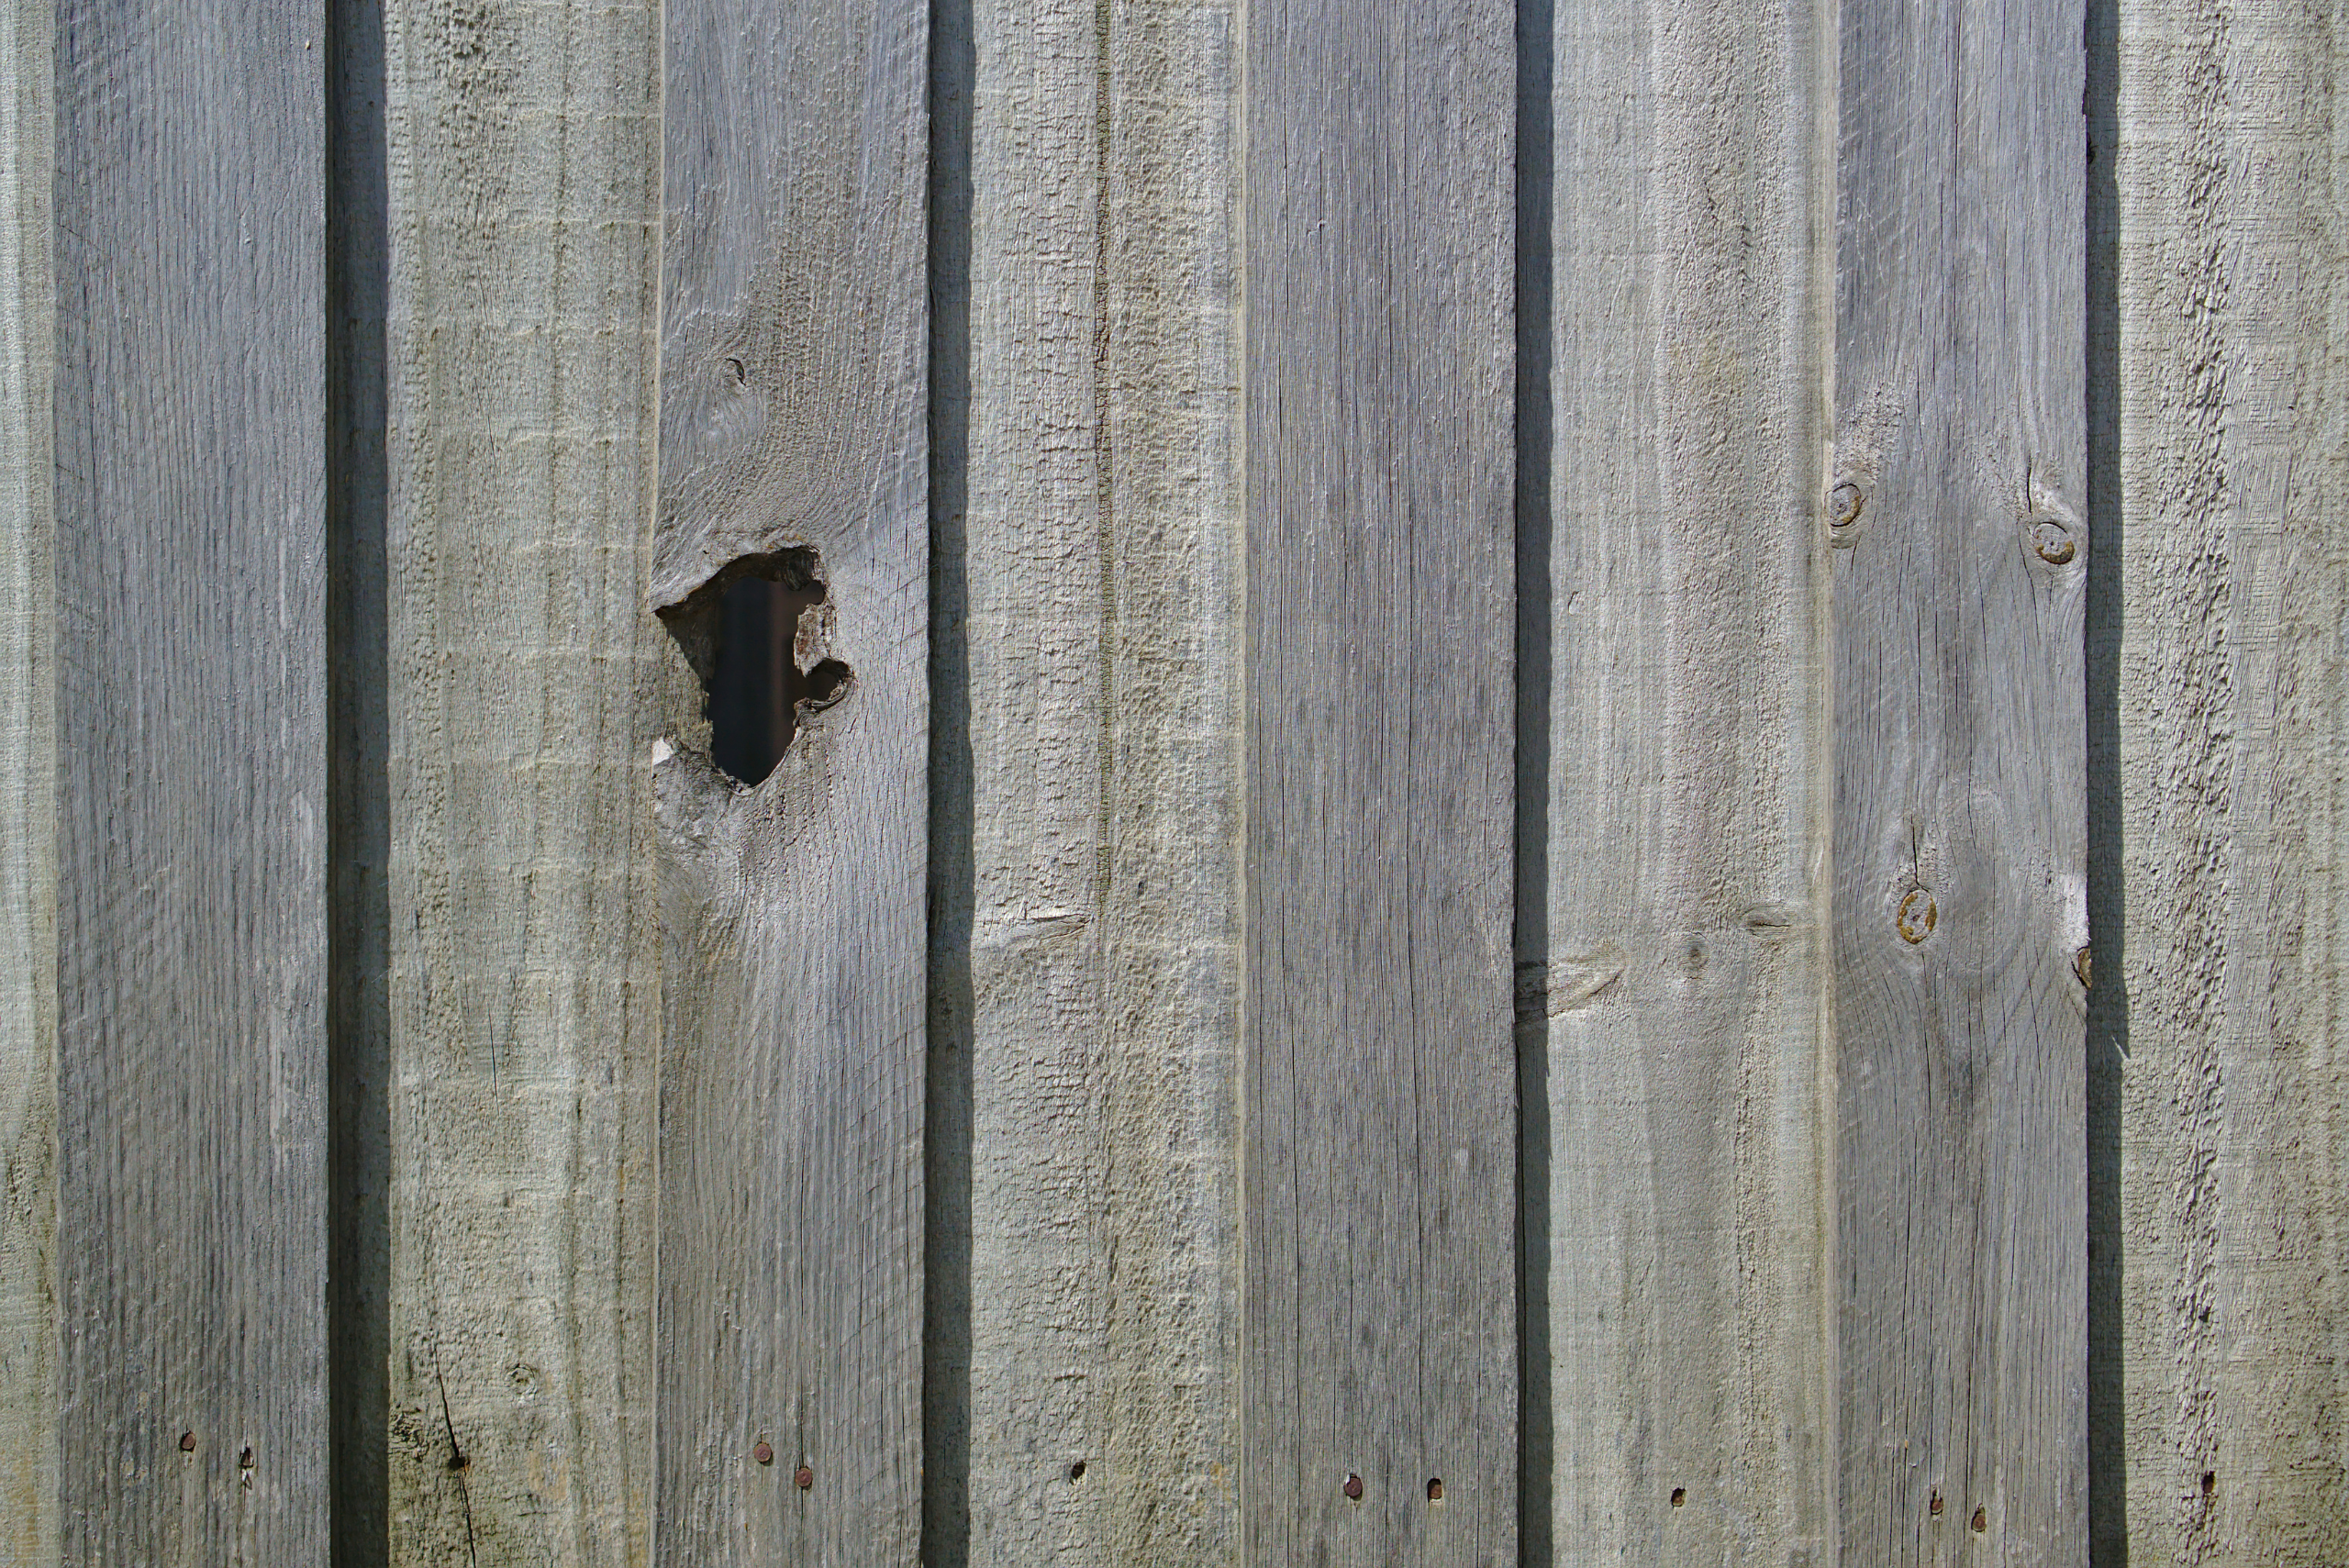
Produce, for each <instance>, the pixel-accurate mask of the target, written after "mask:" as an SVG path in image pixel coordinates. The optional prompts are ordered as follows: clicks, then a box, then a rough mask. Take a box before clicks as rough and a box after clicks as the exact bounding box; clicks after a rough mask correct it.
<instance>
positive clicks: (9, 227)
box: [0, 0, 59, 1568]
mask: <svg viewBox="0 0 2349 1568" xmlns="http://www.w3.org/2000/svg"><path fill="white" fill-rule="evenodd" d="M55 17H56V7H55V6H54V4H53V0H6V3H5V4H0V954H5V955H6V956H5V957H0V1161H5V1162H6V1170H7V1173H8V1201H7V1202H6V1203H5V1204H0V1563H6V1564H7V1565H8V1568H46V1565H47V1564H50V1563H53V1562H57V1560H58V1546H59V1542H58V1533H57V1530H58V1518H57V1439H58V1428H57V1342H58V1335H57V1330H58V1322H57V704H56V695H55V694H56V682H57V669H56V664H55V659H56V595H57V569H56V561H55V554H54V551H55V548H56V526H55V522H56V519H55V516H54V514H53V512H52V510H51V495H52V478H53V475H52V464H53V461H54V460H53V458H52V455H51V447H50V389H51V386H52V382H51V379H50V378H51V376H52V375H53V374H54V373H55V368H56V353H55V350H56V344H55V341H54V338H55V326H56V298H57V295H56V289H55V285H54V283H53V280H52V278H51V274H50V181H51V178H52V176H53V171H54V165H53V163H52V162H51V155H52V148H53V145H54V144H53V142H52V140H51V138H52V137H53V136H54V135H55V131H56V126H55V123H54V119H53V116H54V113H55V110H54V107H53V96H52V92H51V83H52V73H53V61H54V59H55V56H54V53H53V50H54V49H55V38H54V23H55Z"/></svg>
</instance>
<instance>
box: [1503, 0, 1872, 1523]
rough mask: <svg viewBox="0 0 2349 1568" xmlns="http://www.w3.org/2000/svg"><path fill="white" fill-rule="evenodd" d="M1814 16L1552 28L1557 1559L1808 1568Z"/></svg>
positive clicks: (1825, 771) (1816, 977) (1826, 117)
mask: <svg viewBox="0 0 2349 1568" xmlns="http://www.w3.org/2000/svg"><path fill="white" fill-rule="evenodd" d="M1833 17H1834V12H1833V10H1832V8H1831V7H1828V6H1820V5H1817V4H1813V3H1811V0H1792V3H1789V4H1784V5H1767V6H1749V5H1740V4H1724V5H1713V4H1685V3H1680V0H1610V3H1608V4H1601V5H1595V6H1572V7H1562V8H1561V10H1560V14H1559V16H1558V21H1557V33H1556V52H1555V55H1554V60H1555V73H1556V74H1555V87H1554V92H1553V98H1552V104H1553V112H1554V126H1555V130H1554V137H1555V141H1554V145H1555V149H1556V184H1555V192H1556V195H1555V207H1554V212H1555V226H1554V228H1553V234H1554V236H1555V241H1554V243H1555V257H1556V261H1555V270H1554V274H1553V275H1554V284H1553V288H1554V295H1553V299H1554V313H1555V335H1554V338H1553V355H1552V359H1551V361H1550V363H1551V364H1552V366H1553V371H1552V387H1553V393H1552V402H1553V408H1554V410H1555V415H1554V425H1553V446H1552V457H1551V470H1550V473H1551V480H1550V490H1551V495H1552V507H1553V532H1552V541H1553V542H1552V556H1551V573H1550V587H1549V604H1550V606H1551V619H1550V644H1549V651H1550V667H1551V669H1552V672H1553V675H1552V680H1553V698H1552V706H1551V719H1550V725H1549V732H1550V735H1551V736H1552V738H1553V739H1552V742H1551V747H1550V751H1549V755H1548V759H1547V762H1548V804H1549V821H1548V825H1547V833H1546V837H1547V854H1546V860H1547V865H1548V886H1547V887H1546V889H1534V890H1530V892H1531V894H1532V895H1534V896H1546V900H1547V939H1548V940H1547V944H1546V949H1545V950H1539V951H1535V952H1533V953H1531V954H1530V955H1529V954H1528V953H1527V952H1526V951H1523V948H1522V945H1521V946H1520V963H1527V962H1530V963H1531V969H1530V971H1529V972H1527V973H1522V974H1521V975H1520V1007H1523V1008H1526V1009H1527V1010H1528V1012H1529V1014H1530V1025H1531V1028H1532V1029H1535V1030H1537V1031H1538V1038H1540V1039H1541V1040H1542V1041H1543V1043H1544V1047H1545V1056H1546V1069H1547V1080H1548V1118H1547V1126H1548V1146H1547V1154H1548V1166H1549V1208H1548V1212H1549V1229H1548V1234H1547V1236H1546V1238H1531V1239H1530V1240H1533V1241H1534V1242H1535V1243H1537V1244H1539V1243H1542V1242H1546V1248H1547V1254H1548V1258H1549V1286H1548V1290H1547V1302H1548V1309H1549V1318H1548V1338H1549V1349H1550V1363H1549V1367H1548V1369H1547V1374H1548V1380H1549V1386H1550V1390H1551V1397H1550V1410H1551V1413H1552V1428H1551V1429H1552V1433H1553V1437H1552V1441H1553V1444H1554V1449H1555V1460H1554V1464H1553V1469H1552V1472H1551V1474H1550V1478H1549V1479H1550V1497H1551V1512H1552V1520H1551V1526H1552V1536H1551V1550H1552V1552H1553V1559H1552V1560H1553V1561H1555V1562H1559V1563H1583V1562H1588V1563H1598V1562H1608V1563H1629V1562H1647V1563H1656V1564H1662V1563H1668V1562H1730V1561H1742V1560H1749V1559H1750V1560H1753V1561H1758V1562H1783V1563H1825V1562H1832V1561H1833V1560H1834V1553H1835V1545H1834V1531H1835V1519H1834V1495H1835V1494H1834V1479H1835V1476H1834V1463H1835V1459H1834V1453H1833V1451H1832V1447H1831V1439H1830V1434H1831V1431H1832V1422H1833V1417H1834V1397H1835V1388H1834V1373H1833V1368H1834V1348H1835V1347H1834V1313H1833V1305H1832V1304H1833V1299H1834V1297H1833V1293H1832V1288H1831V1272H1832V1271H1831V1243H1832V1240H1833V1232H1832V1226H1833V1223H1834V1222H1833V1218H1832V1209H1831V1190H1830V1186H1829V1182H1830V1179H1831V1169H1832V1165H1831V1156H1832V1153H1833V1149H1832V1144H1831V1137H1832V1133H1831V1129H1832V1126H1833V1122H1832V1119H1831V1118H1832V1117H1833V1114H1834V1089H1833V1085H1834V1075H1833V1062H1832V1061H1831V1056H1830V1052H1831V1034H1830V1031H1829V1018H1830V1013H1829V1010H1828V1006H1827V1003H1828V996H1827V990H1828V984H1829V970H1828V964H1827V896H1828V879H1827V875H1826V870H1827V864H1826V843H1825V835H1826V830H1827V817H1826V811H1825V807H1826V805H1827V796H1828V787H1829V785H1830V784H1831V767H1830V756H1829V747H1828V736H1827V711H1826V709H1827V700H1828V686H1827V673H1828V672H1827V661H1828V656H1829V643H1828V637H1827V619H1826V614H1825V611H1826V607H1827V606H1826V593H1827V585H1828V563H1829V557H1830V555H1831V549H1830V545H1829V535H1828V528H1827V526H1826V524H1825V522H1824V521H1823V519H1821V517H1820V506H1819V503H1820V496H1821V495H1823V494H1824V493H1825V489H1826V486H1825V483H1824V479H1825V475H1824V473H1823V470H1822V464H1823V462H1824V457H1825V452H1826V450H1827V446H1828V441H1829V436H1830V432H1831V425H1830V410H1829V408H1828V398H1829V373H1830V370H1831V363H1830V354H1831V348H1830V345H1831V341H1832V336H1831V335H1832V329H1833V299H1832V295H1831V286H1832V282H1833V259H1834V234H1833V229H1832V212H1833V206H1832V202H1833V196H1834V180H1835V162H1834V136H1835V72H1836V50H1837V48H1838V40H1837V38H1836V34H1835V31H1834V27H1833ZM1522 936H1523V933H1522V929H1521V930H1520V943H1521V944H1522ZM1537 1092H1539V1090H1538V1088H1536V1087H1533V1086H1531V1085H1530V1086H1529V1093H1537ZM1537 1164H1538V1161H1536V1160H1533V1159H1531V1158H1529V1179H1531V1172H1532V1169H1533V1168H1534V1167H1535V1166H1536V1165H1537Z"/></svg>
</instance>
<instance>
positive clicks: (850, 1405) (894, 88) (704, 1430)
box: [651, 0, 930, 1565]
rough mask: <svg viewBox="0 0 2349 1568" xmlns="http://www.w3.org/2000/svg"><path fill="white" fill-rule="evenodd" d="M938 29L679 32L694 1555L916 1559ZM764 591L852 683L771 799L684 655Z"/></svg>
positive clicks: (680, 1465) (676, 737)
mask: <svg viewBox="0 0 2349 1568" xmlns="http://www.w3.org/2000/svg"><path fill="white" fill-rule="evenodd" d="M928 15H929V10H928V6H926V5H924V4H920V3H918V0H857V3H855V4H852V5H843V6H832V7H819V6H802V5H786V4H781V3H778V0H676V3H674V4H672V5H670V6H668V7H667V16H666V21H665V27H666V35H667V53H666V70H667V73H668V89H667V107H666V130H665V137H664V140H665V147H666V151H665V162H666V179H667V185H668V191H669V196H670V199H669V204H668V208H667V212H666V214H665V223H666V230H665V232H666V236H667V241H666V249H665V251H664V255H663V261H662V320H663V341H662V424H661V485H660V489H661V505H660V523H659V531H658V541H657V544H656V548H655V557H654V570H653V578H652V594H651V603H652V605H653V606H655V607H657V608H659V609H660V610H662V612H663V613H664V615H665V617H667V619H668V622H669V624H670V625H671V627H672V628H674V629H675V630H676V631H677V632H678V633H679V634H680V638H681V639H682V640H681V641H680V642H679V643H678V644H676V645H674V646H672V647H669V648H668V649H667V650H666V651H665V652H664V657H665V658H666V660H667V666H666V667H667V669H668V672H669V673H668V675H667V677H666V680H667V687H666V696H665V699H664V701H665V712H664V723H665V725H666V730H665V737H666V738H665V739H664V740H662V742H661V745H660V747H659V748H658V750H659V752H660V754H661V759H662V760H661V761H660V765H659V766H658V767H657V769H656V778H657V784H658V789H659V795H660V836H661V864H662V873H661V874H662V910H663V919H664V933H665V934H664V951H665V954H666V959H665V965H666V967H665V970H664V977H665V984H666V994H665V996H664V1002H663V1009H664V1012H663V1016H664V1018H665V1019H666V1024H667V1037H666V1040H665V1043H664V1048H663V1051H662V1204H661V1236H662V1245H661V1308H660V1310H661V1349H660V1379H661V1395H660V1423H661V1436H660V1458H659V1464H660V1481H659V1512H660V1527H659V1528H660V1539H659V1542H658V1547H657V1555H658V1557H659V1558H660V1560H661V1561H662V1562H678V1563H693V1564H701V1563H719V1562H758V1563H765V1562H805V1563H809V1564H835V1563H855V1564H860V1565H862V1564H889V1563H907V1564H909V1563H911V1562H913V1561H914V1558H915V1553H916V1549H917V1543H918V1532H919V1517H920V1486H921V1463H920V1458H921V1454H920V1437H921V1427H920V1421H921V1388H920V1376H921V1333H922V1311H923V1302H922V1258H921V1245H922V1197H923V1169H922V1106H923V1093H924V1089H923V1085H924V1056H923V1051H924V1042H925V1028H924V995H925V965H924V954H925V938H924V895H925V890H926V876H927V854H926V840H927V833H928V816H927V812H928V806H927V800H928V796H927V778H926V773H927V765H928V760H929V752H930V740H929V730H928V713H929V696H928V673H929V670H928V666H929V647H928V639H927V628H928V624H929V615H928V612H929V601H930V569H929V559H930V557H929V548H928V517H927V506H926V501H925V496H926V485H927V474H928V460H927V452H928V447H927V442H926V440H925V436H924V428H925V423H926V418H927V410H926V407H925V390H926V382H925V378H924V365H925V352H926V349H927V342H926V328H927V321H928V314H927V310H926V308H925V298H924V295H925V281H924V258H925V254H926V246H925V239H924V235H925V228H924V223H923V208H922V204H923V190H924V175H925V164H924V153H925V151H926V149H927V145H928V142H927V138H926V135H925V119H924V115H923V95H924V87H925V83H926V81H927V74H928V73H927V69H926V66H927V61H926V53H925V49H926V41H927V38H928ZM762 566H763V567H764V568H765V569H767V570H774V571H778V572H782V573H785V574H786V575H788V576H790V577H791V578H792V579H794V580H795V581H797V582H800V583H802V584H822V586H823V589H824V593H825V598H824V602H823V603H822V604H821V605H820V606H817V607H816V608H815V609H812V610H810V611H809V612H807V614H806V615H805V616H803V617H802V618H801V620H800V623H799V629H798V634H797V642H796V647H797V654H796V657H798V658H799V659H800V661H801V664H802V667H803V668H807V667H811V666H812V664H813V662H816V661H819V660H821V659H832V660H837V661H840V662H842V663H844V664H845V665H846V666H847V670H848V677H847V678H848V681H849V684H848V685H847V686H846V687H845V689H844V692H843V695H841V696H840V698H839V700H838V701H837V702H835V703H833V704H831V705H830V706H826V707H823V708H821V709H820V710H818V709H815V708H812V707H807V706H803V707H802V708H801V709H800V714H799V723H798V727H797V730H796V736H795V738H794V739H793V740H792V742H791V745H790V748H789V750H788V751H785V753H784V755H783V758H782V761H781V762H780V763H779V765H777V766H776V768H775V769H774V772H773V773H771V774H769V775H768V776H767V778H766V779H765V780H764V781H763V782H762V783H760V784H758V785H757V786H756V787H743V786H740V785H738V784H736V783H735V782H734V781H733V780H731V779H729V778H728V777H727V776H726V775H724V774H723V773H719V772H718V769H717V768H716V766H715V765H714V764H713V763H712V762H711V761H710V760H709V729H708V726H707V723H706V721H705V719H704V717H703V711H702V710H703V702H704V698H703V694H702V691H701V688H700V685H699V682H698V681H697V680H696V674H695V672H694V671H692V670H690V669H689V668H688V664H687V660H686V657H685V648H686V644H692V645H693V650H692V651H694V653H695V654H696V656H697V657H700V658H702V659H703V660H704V661H705V662H707V659H708V657H709V654H710V651H711V645H710V643H709V642H708V641H707V636H708V633H709V632H710V631H711V630H712V629H714V628H711V627H710V626H709V624H708V622H707V619H706V618H705V614H704V606H707V604H708V603H709V600H710V595H711V593H712V592H713V591H715V590H714V589H713V586H712V585H714V584H722V583H723V582H724V581H726V580H727V579H728V578H729V576H730V575H733V574H736V573H741V572H743V571H745V570H747V569H753V568H759V567H762ZM697 594H699V595H701V596H700V597H698V598H697V597H696V595H697ZM762 1456H764V1457H762Z"/></svg>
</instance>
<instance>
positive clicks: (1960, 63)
mask: <svg viewBox="0 0 2349 1568" xmlns="http://www.w3.org/2000/svg"><path fill="white" fill-rule="evenodd" d="M1843 27H1844V32H1843V57H1842V173H1841V191H1840V198H1839V204H1838V206H1839V212H1840V218H1841V223H1840V234H1839V240H1840V248H1841V256H1840V277H1839V296H1840V297H1839V300H1838V322H1837V327H1838V349H1837V368H1836V397H1837V437H1836V447H1835V459H1834V462H1835V466H1834V469H1833V471H1832V473H1831V474H1830V476H1829V483H1830V486H1831V489H1830V493H1829V495H1828V496H1827V497H1826V498H1825V501H1824V504H1825V506H1826V508H1827V511H1828V515H1829V520H1830V525H1831V528H1832V531H1833V533H1834V534H1835V536H1836V543H1838V544H1839V545H1842V546H1845V547H1847V548H1845V549H1842V550H1839V551H1838V553H1837V556H1836V559H1835V562H1834V566H1833V569H1832V570H1833V574H1834V598H1833V608H1834V617H1835V647H1836V654H1835V668H1834V684H1835V748H1836V788H1835V808H1834V823H1835V826H1834V838H1833V846H1832V851H1833V864H1834V877H1835V888H1834V899H1833V952H1834V962H1835V984H1834V1008H1835V1027H1836V1029H1837V1032H1838V1035H1839V1058H1840V1079H1841V1095H1842V1131H1841V1148H1840V1158H1839V1170H1838V1187H1839V1193H1840V1199H1841V1230H1842V1236H1841V1247H1842V1255H1841V1257H1840V1259H1839V1261H1838V1265H1837V1273H1838V1276H1839V1279H1840V1281H1841V1287H1842V1379H1843V1398H1842V1433H1841V1445H1842V1475H1841V1485H1842V1496H1841V1500H1840V1507H1841V1513H1842V1540H1843V1554H1844V1560H1845V1561H1847V1562H1869V1563H1884V1564H1907V1563H1922V1562H1934V1563H1954V1562H1980V1561H1984V1560H1985V1559H1984V1557H1983V1553H1985V1552H1987V1553H1988V1554H1989V1558H1988V1560H1991V1561H1997V1562H2008V1563H2026V1562H2028V1563H2046V1564H2064V1563H2069V1564H2078V1563H2081V1562H2085V1561H2086V1557H2087V1528H2086V1512H2087V1508H2086V1504H2087V1498H2086V1481H2087V1476H2086V1461H2087V1452H2086V1404H2085V1399H2086V1395H2085V1369H2086V1356H2087V1346H2086V1276H2085V1263H2084V1245H2083V1243H2084V1240H2085V1236H2086V1225H2087V1217H2086V1207H2085V1206H2086V1153H2085V1142H2084V1131H2083V1116H2084V1109H2083V1093H2084V1087H2083V1086H2084V1077H2083V1069H2082V1064H2083V1061H2084V1056H2083V1051H2084V1025H2083V1018H2084V1016H2085V1005H2086V1004H2085V993H2084V990H2083V987H2082V983H2081V978H2080V975H2079V973H2078V970H2077V965H2076V955H2077V954H2078V953H2079V952H2080V951H2081V950H2082V948H2083V947H2084V945H2085V944H2086V942H2087V904H2086V899H2087V891H2086V871H2085V854H2086V850H2085V834H2086V822H2085V817H2086V808H2085V785H2084V774H2083V768H2084V750H2083V749H2084V739H2083V725H2084V718H2083V706H2082V696H2081V681H2082V654H2081V611H2082V600H2083V583H2084V578H2085V572H2086V567H2087V550H2088V540H2087V530H2086V528H2085V525H2084V523H2083V521H2082V518H2081V516H2080V513H2081V511H2082V509H2083V507H2084V506H2085V492H2084V484H2085V478H2086V475H2085V472H2084V467H2085V462H2086V450H2085V419H2086V411H2085V410H2086V406H2085V390H2084V381H2083V377H2084V373H2085V346H2084V339H2083V332H2084V322H2085V314H2084V313H2085V304H2084V287H2085V280H2086V273H2087V259H2086V251H2085V239H2084V231H2083V230H2084V210H2085V186H2084V166H2085V137H2084V127H2083V124H2082V120H2081V89H2082V83H2083V56H2082V50H2081V14H2080V6H2078V5H2077V4H2074V3H2069V0H2065V3H2061V4H2054V5H2048V6H2037V7H2022V8H2011V7H2004V6H1988V5H1983V4H1979V3H1978V0H1856V3H1854V4H1851V5H1847V6H1844V8H1843ZM1977 1526H1978V1529H1977V1528H1976V1527H1977Z"/></svg>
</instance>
